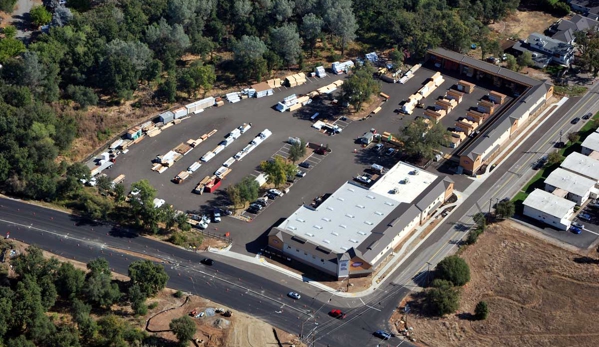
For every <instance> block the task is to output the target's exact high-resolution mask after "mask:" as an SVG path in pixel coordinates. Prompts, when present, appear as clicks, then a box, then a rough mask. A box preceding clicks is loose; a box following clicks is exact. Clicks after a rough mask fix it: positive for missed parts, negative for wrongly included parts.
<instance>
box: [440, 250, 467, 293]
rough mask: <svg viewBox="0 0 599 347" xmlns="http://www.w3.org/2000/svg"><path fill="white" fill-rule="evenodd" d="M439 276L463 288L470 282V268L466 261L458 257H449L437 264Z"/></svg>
mask: <svg viewBox="0 0 599 347" xmlns="http://www.w3.org/2000/svg"><path fill="white" fill-rule="evenodd" d="M436 272H437V276H438V278H439V279H442V280H447V281H450V282H451V283H453V284H454V285H455V286H463V285H464V284H466V283H468V281H470V268H469V267H468V264H466V262H465V261H464V259H462V258H460V257H458V256H457V255H452V256H449V257H447V258H445V259H443V260H441V261H440V262H439V264H437V271H436Z"/></svg>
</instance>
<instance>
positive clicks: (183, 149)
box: [174, 143, 193, 155]
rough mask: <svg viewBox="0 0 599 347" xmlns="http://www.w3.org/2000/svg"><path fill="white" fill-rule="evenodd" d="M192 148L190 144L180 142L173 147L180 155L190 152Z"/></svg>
mask: <svg viewBox="0 0 599 347" xmlns="http://www.w3.org/2000/svg"><path fill="white" fill-rule="evenodd" d="M192 149H193V147H192V146H190V145H188V144H186V143H181V144H179V145H178V146H177V147H175V149H174V151H175V152H177V153H179V154H181V155H186V154H187V153H189V152H191V150H192Z"/></svg>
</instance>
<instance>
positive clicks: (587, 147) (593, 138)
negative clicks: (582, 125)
mask: <svg viewBox="0 0 599 347" xmlns="http://www.w3.org/2000/svg"><path fill="white" fill-rule="evenodd" d="M580 152H581V153H582V154H584V155H589V154H591V153H593V152H599V133H597V132H593V133H591V134H590V135H589V136H587V138H586V139H584V141H583V142H582V150H581V151H580Z"/></svg>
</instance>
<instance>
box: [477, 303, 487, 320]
mask: <svg viewBox="0 0 599 347" xmlns="http://www.w3.org/2000/svg"><path fill="white" fill-rule="evenodd" d="M488 315H489V307H488V306H487V303H486V302H484V301H479V302H478V304H476V307H475V308H474V317H476V319H478V320H485V319H487V316H488Z"/></svg>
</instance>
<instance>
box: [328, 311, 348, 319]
mask: <svg viewBox="0 0 599 347" xmlns="http://www.w3.org/2000/svg"><path fill="white" fill-rule="evenodd" d="M329 314H330V315H331V317H335V318H339V319H344V318H345V317H346V316H347V314H345V313H343V312H341V310H337V309H334V310H331V312H329Z"/></svg>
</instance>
